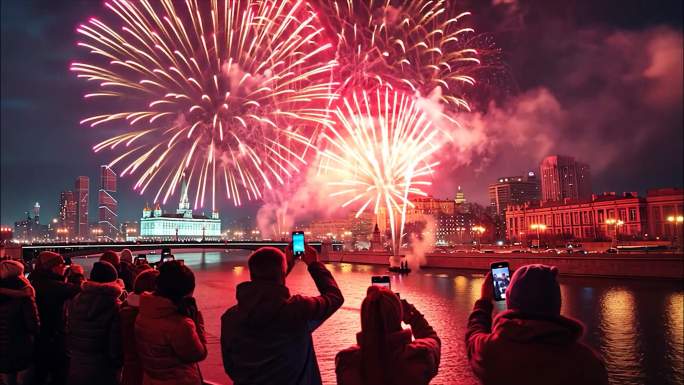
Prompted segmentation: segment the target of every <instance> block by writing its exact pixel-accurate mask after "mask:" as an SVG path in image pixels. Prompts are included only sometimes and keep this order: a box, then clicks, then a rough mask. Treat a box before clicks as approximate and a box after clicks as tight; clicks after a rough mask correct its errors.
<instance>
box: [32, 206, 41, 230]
mask: <svg viewBox="0 0 684 385" xmlns="http://www.w3.org/2000/svg"><path fill="white" fill-rule="evenodd" d="M33 221H34V222H35V223H36V224H37V225H38V224H40V203H38V202H36V203H35V204H34V205H33Z"/></svg>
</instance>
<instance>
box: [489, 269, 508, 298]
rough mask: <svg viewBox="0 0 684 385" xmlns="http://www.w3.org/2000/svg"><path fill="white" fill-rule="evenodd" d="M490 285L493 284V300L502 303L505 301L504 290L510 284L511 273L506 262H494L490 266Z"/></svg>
mask: <svg viewBox="0 0 684 385" xmlns="http://www.w3.org/2000/svg"><path fill="white" fill-rule="evenodd" d="M491 269H492V283H494V300H496V301H503V300H505V299H506V288H508V284H509V283H510V282H511V272H510V269H509V268H508V262H494V263H492V265H491Z"/></svg>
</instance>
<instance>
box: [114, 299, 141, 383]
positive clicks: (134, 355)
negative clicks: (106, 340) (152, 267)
mask: <svg viewBox="0 0 684 385" xmlns="http://www.w3.org/2000/svg"><path fill="white" fill-rule="evenodd" d="M139 306H140V295H138V294H129V295H128V297H126V302H124V303H123V305H121V311H120V313H119V314H120V316H121V347H122V350H123V360H124V364H123V370H122V372H121V385H141V384H142V381H143V368H142V364H141V363H140V357H138V351H137V350H136V347H135V319H136V318H137V317H138V312H139V310H140V309H139Z"/></svg>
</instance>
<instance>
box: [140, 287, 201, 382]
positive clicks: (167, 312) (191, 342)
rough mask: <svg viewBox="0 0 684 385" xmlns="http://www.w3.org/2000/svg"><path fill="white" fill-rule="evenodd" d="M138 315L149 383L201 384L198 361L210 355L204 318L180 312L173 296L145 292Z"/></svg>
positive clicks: (146, 375)
mask: <svg viewBox="0 0 684 385" xmlns="http://www.w3.org/2000/svg"><path fill="white" fill-rule="evenodd" d="M139 309H140V310H139V313H138V316H137V318H136V319H135V344H136V347H137V351H138V356H139V357H140V362H141V363H142V366H143V368H144V374H143V384H145V385H201V382H202V375H201V374H200V371H199V366H198V362H200V361H202V360H204V359H205V358H206V357H207V342H206V339H205V337H204V321H203V319H202V313H199V312H198V319H197V321H193V320H192V319H190V318H189V317H186V316H184V315H182V314H180V313H179V311H178V307H177V306H176V305H175V304H174V303H173V302H171V300H169V299H167V298H164V297H160V296H157V295H154V294H148V293H144V294H142V295H141V297H140V308H139Z"/></svg>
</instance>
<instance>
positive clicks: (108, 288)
mask: <svg viewBox="0 0 684 385" xmlns="http://www.w3.org/2000/svg"><path fill="white" fill-rule="evenodd" d="M298 261H301V262H302V263H304V264H306V266H307V270H308V272H309V274H310V275H311V278H312V279H313V281H314V283H315V285H316V288H317V289H318V291H319V293H320V295H318V296H315V297H310V296H304V295H298V294H291V293H290V291H289V289H288V287H287V279H286V278H287V275H288V274H289V272H290V271H291V270H292V268H293V267H294V266H295V263H297V262H298ZM67 262H68V261H67V260H65V258H64V257H62V256H61V255H59V254H57V253H53V252H48V251H44V252H42V253H40V254H39V256H38V257H37V258H36V260H35V261H34V263H33V264H32V265H31V272H30V274H28V278H27V276H26V274H25V266H24V264H23V263H22V262H19V261H15V260H3V261H1V262H0V374H1V377H0V378H1V382H0V384H2V385H15V384H22V385H23V384H28V385H30V384H36V385H43V384H52V385H64V384H68V385H93V384H102V385H110V384H111V385H117V384H125V385H142V384H144V385H167V384H168V385H176V384H177V385H201V384H207V383H209V382H206V381H205V380H204V379H203V377H202V373H201V371H200V367H199V363H200V362H201V361H203V360H204V359H206V357H207V339H206V333H205V326H204V318H203V316H202V312H201V311H200V310H199V308H198V305H197V303H196V301H195V299H194V297H193V291H194V289H195V276H194V274H193V272H192V270H191V269H190V268H189V267H187V266H185V265H184V263H183V261H181V260H169V261H164V262H162V263H159V264H157V265H154V266H152V265H150V264H147V263H145V261H135V262H134V260H133V255H132V254H131V252H130V251H129V250H123V251H122V252H121V253H116V252H113V251H107V252H105V253H103V254H102V255H101V256H100V258H99V261H98V262H95V264H94V265H93V267H92V269H91V271H90V274H89V277H88V278H87V279H86V277H85V275H84V270H83V268H82V267H80V266H78V265H76V264H71V265H69V266H68V265H67ZM138 262H140V263H138ZM248 266H249V273H250V280H249V281H247V282H243V283H241V284H239V285H238V287H237V291H236V297H237V304H236V305H235V306H233V307H231V308H229V309H227V310H226V311H225V313H224V314H223V316H222V317H221V339H220V342H221V354H222V359H223V367H224V369H225V372H226V374H227V375H228V376H229V377H230V378H231V379H232V380H233V382H234V383H235V384H236V385H247V384H250V385H251V384H283V385H289V384H293V385H294V384H298V385H308V384H321V375H320V372H319V367H318V362H317V359H316V352H315V349H314V343H313V339H312V333H314V332H315V331H316V329H317V328H318V327H319V326H320V325H321V324H323V323H324V322H325V321H326V320H327V319H328V318H329V317H331V316H332V315H333V314H334V313H335V312H336V311H337V310H338V309H339V308H340V307H341V306H342V303H343V302H344V297H343V293H342V292H341V291H340V289H339V287H338V285H337V283H336V281H335V278H334V277H333V275H332V274H331V272H330V271H329V270H328V269H327V268H326V266H325V265H324V264H323V263H321V262H320V261H319V257H318V254H317V252H316V251H315V250H314V249H313V248H311V247H309V246H307V247H306V249H305V252H304V253H303V255H302V256H301V258H296V257H295V256H294V255H293V253H292V252H291V250H290V249H289V248H287V249H286V250H285V252H283V251H281V250H279V249H276V248H272V247H264V248H261V249H259V250H257V251H255V252H254V253H252V254H251V256H250V257H249V260H248ZM557 275H558V269H556V268H555V267H550V266H544V265H527V266H522V267H519V268H518V269H517V270H516V271H515V272H514V273H513V274H512V276H511V277H510V282H508V280H509V278H508V276H506V277H504V278H502V279H506V280H507V281H506V282H505V283H506V286H507V288H506V289H505V300H506V308H507V310H505V311H502V312H499V313H498V314H496V316H494V318H492V313H493V309H494V306H493V303H494V294H495V290H497V289H498V288H499V287H500V282H495V280H493V279H492V276H491V274H489V273H488V274H487V276H486V278H485V280H484V283H483V285H482V292H481V296H480V299H479V300H477V301H476V302H475V305H474V308H473V311H472V313H471V314H470V317H469V319H468V328H467V333H466V335H465V336H464V339H465V346H466V349H467V357H468V360H469V361H470V365H471V367H472V370H473V372H474V374H475V375H476V376H477V377H478V378H479V379H480V381H481V382H482V383H483V384H487V385H489V384H501V385H511V384H513V385H515V384H521V385H522V384H525V385H529V384H544V385H553V384H568V385H570V384H586V385H593V384H597V385H598V384H607V383H608V378H607V373H606V369H605V367H604V364H603V362H602V361H601V359H600V357H599V356H598V355H597V354H596V353H595V352H594V351H593V350H591V349H590V348H589V347H587V346H586V345H584V344H583V343H582V342H580V340H581V337H582V334H583V326H582V325H581V324H580V323H579V322H578V321H575V320H573V319H570V318H567V317H564V316H562V315H561V314H560V309H561V293H560V287H559V284H558V281H557ZM497 279H499V278H498V277H497ZM501 287H503V286H501ZM360 321H361V322H360V331H359V332H358V334H357V335H356V340H357V343H356V344H355V345H353V346H350V347H348V348H346V349H344V350H342V351H340V352H339V353H337V356H336V357H335V374H336V377H337V383H338V384H340V385H357V384H358V385H395V384H396V385H421V384H428V383H430V381H431V380H432V379H433V378H434V377H435V376H436V375H437V373H438V371H439V364H440V359H441V341H440V339H439V336H438V335H437V333H436V332H435V330H434V329H433V327H432V326H430V323H429V321H428V320H426V319H425V317H424V316H423V314H421V313H420V311H419V309H418V308H416V306H414V305H413V304H411V303H409V302H408V301H407V300H406V299H400V298H399V296H398V295H397V294H395V293H393V292H392V291H391V290H389V289H388V288H385V287H381V286H370V287H368V290H367V293H366V297H365V299H364V300H363V302H362V304H361V320H360Z"/></svg>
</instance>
